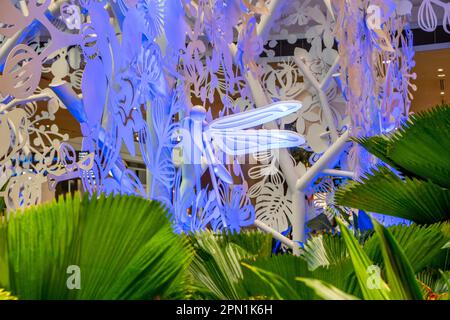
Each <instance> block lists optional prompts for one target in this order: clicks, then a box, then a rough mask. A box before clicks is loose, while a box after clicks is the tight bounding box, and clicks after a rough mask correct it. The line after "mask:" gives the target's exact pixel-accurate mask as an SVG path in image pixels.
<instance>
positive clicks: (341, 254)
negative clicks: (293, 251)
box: [302, 233, 348, 270]
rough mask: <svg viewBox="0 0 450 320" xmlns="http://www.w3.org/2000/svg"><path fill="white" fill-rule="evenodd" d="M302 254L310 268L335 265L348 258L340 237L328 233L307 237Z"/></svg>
mask: <svg viewBox="0 0 450 320" xmlns="http://www.w3.org/2000/svg"><path fill="white" fill-rule="evenodd" d="M302 256H303V258H304V259H305V260H306V261H307V262H308V268H309V269H310V270H314V269H316V268H318V267H325V266H329V265H335V264H338V263H339V262H341V261H344V260H347V259H348V253H347V248H346V246H345V242H344V240H343V239H342V237H341V236H339V235H337V234H330V233H323V234H319V235H317V236H312V237H311V238H309V239H308V241H307V242H306V243H305V248H304V250H303V254H302Z"/></svg>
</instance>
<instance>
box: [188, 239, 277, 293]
mask: <svg viewBox="0 0 450 320" xmlns="http://www.w3.org/2000/svg"><path fill="white" fill-rule="evenodd" d="M191 240H192V243H193V247H194V248H195V252H196V254H195V258H194V260H193V262H192V264H191V266H190V269H189V273H190V278H191V279H192V285H191V291H192V298H197V299H220V300H223V299H247V298H248V294H247V291H246V290H245V288H244V287H243V285H242V279H243V277H244V275H243V270H242V265H241V260H243V259H254V258H256V257H258V256H269V255H270V251H271V242H272V239H271V235H269V234H265V233H262V232H254V231H251V232H241V233H240V234H231V233H213V232H211V231H205V232H203V233H199V234H195V235H192V236H191Z"/></svg>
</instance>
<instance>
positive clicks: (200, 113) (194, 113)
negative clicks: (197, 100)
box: [189, 106, 206, 121]
mask: <svg viewBox="0 0 450 320" xmlns="http://www.w3.org/2000/svg"><path fill="white" fill-rule="evenodd" d="M189 115H190V117H191V119H192V120H194V121H204V120H205V118H206V109H205V108H203V107H202V106H194V107H192V109H191V112H190V114H189Z"/></svg>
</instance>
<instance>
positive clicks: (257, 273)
mask: <svg viewBox="0 0 450 320" xmlns="http://www.w3.org/2000/svg"><path fill="white" fill-rule="evenodd" d="M242 264H243V265H244V267H245V269H244V278H243V285H244V287H245V288H246V290H247V291H248V295H249V296H263V297H266V298H268V299H283V300H309V299H313V298H314V297H315V295H314V293H313V291H312V290H311V289H310V288H308V287H307V286H306V285H305V284H304V283H302V282H297V281H295V278H296V277H302V278H310V277H311V276H312V272H311V271H310V270H308V265H307V263H306V261H305V260H304V259H303V258H301V257H296V256H293V255H277V256H272V257H266V258H260V259H256V260H254V261H244V262H243V263H242Z"/></svg>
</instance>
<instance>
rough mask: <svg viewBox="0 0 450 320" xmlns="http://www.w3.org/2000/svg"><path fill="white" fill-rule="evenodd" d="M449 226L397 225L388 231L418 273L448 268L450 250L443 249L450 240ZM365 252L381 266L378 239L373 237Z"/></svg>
mask: <svg viewBox="0 0 450 320" xmlns="http://www.w3.org/2000/svg"><path fill="white" fill-rule="evenodd" d="M449 225H450V223H448V222H446V223H436V224H433V225H429V226H423V225H417V224H412V225H410V226H405V225H397V226H392V227H389V228H387V229H388V230H389V231H390V233H391V234H392V236H393V237H394V238H395V240H396V241H397V242H398V244H399V245H400V247H401V248H402V249H403V251H404V253H405V255H406V257H407V259H408V261H409V262H410V264H411V266H412V268H413V270H414V272H415V273H417V272H420V271H422V270H423V269H425V268H426V267H429V266H436V267H439V268H443V269H446V268H448V265H447V266H446V265H445V260H446V259H445V257H446V256H447V255H448V253H449V250H448V249H443V246H444V245H445V243H446V242H447V241H449V240H450V235H449V234H447V231H446V230H447V228H449ZM364 250H365V251H366V252H367V254H368V255H369V257H370V258H371V259H372V260H373V261H374V262H375V263H377V264H379V265H381V264H382V263H383V259H382V253H381V248H380V243H379V238H378V237H371V238H370V239H369V240H368V241H367V242H366V243H365V244H364ZM447 260H448V259H447ZM449 263H450V261H449Z"/></svg>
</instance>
